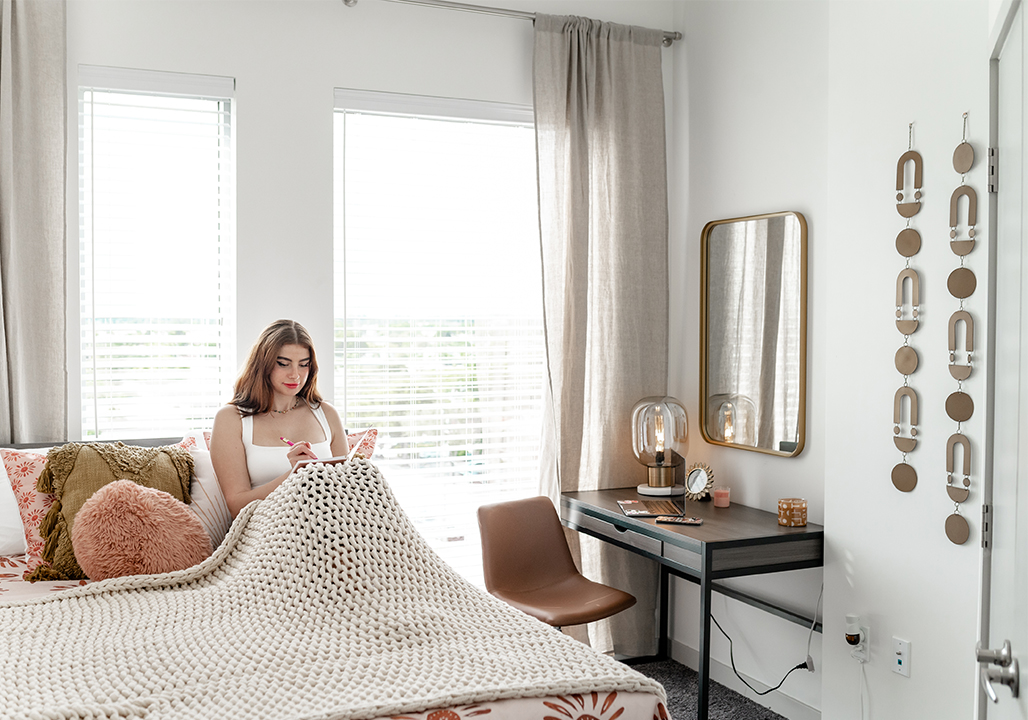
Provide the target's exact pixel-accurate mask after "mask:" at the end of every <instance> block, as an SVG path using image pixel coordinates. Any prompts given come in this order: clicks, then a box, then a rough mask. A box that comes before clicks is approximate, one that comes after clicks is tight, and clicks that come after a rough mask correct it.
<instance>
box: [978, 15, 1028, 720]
mask: <svg viewBox="0 0 1028 720" xmlns="http://www.w3.org/2000/svg"><path fill="white" fill-rule="evenodd" d="M1015 4H1016V5H1018V7H1017V8H1016V9H1015V10H1012V12H1013V13H1014V16H1013V21H1012V23H1011V25H1010V31H1009V34H1008V35H1007V37H1006V40H1005V41H1004V42H1003V45H1002V47H1001V50H1000V51H999V53H998V62H996V64H995V65H994V72H996V76H995V78H996V81H997V82H996V83H995V84H994V86H993V87H994V88H995V92H996V96H995V97H994V98H993V100H994V103H993V112H994V113H996V121H997V123H996V135H995V142H996V146H997V147H998V149H999V188H998V194H997V195H996V196H994V200H995V201H996V210H997V214H996V216H994V217H995V225H994V228H993V232H994V233H995V241H996V243H995V245H994V248H995V253H996V255H995V266H996V280H995V284H994V286H993V292H994V293H995V294H994V296H993V299H994V305H993V308H994V313H995V315H994V318H995V324H994V325H993V326H992V328H991V332H990V335H991V350H992V353H993V363H992V364H991V365H992V367H991V369H992V377H993V382H994V385H993V388H992V392H991V393H990V395H991V398H992V413H993V414H992V420H993V428H992V453H991V459H992V473H991V475H992V503H991V513H990V514H991V523H992V530H993V536H992V543H991V546H992V547H991V553H992V559H991V569H990V570H989V571H987V578H986V580H987V582H988V581H989V580H991V588H990V587H989V585H986V586H985V592H986V597H987V598H988V600H989V615H988V624H987V626H986V627H985V628H984V629H983V638H982V640H983V643H982V644H983V645H985V647H986V648H987V649H988V650H991V651H993V653H992V659H995V660H997V662H984V663H982V664H981V665H980V671H982V672H984V673H986V674H990V673H991V674H992V675H993V676H994V678H995V679H994V681H993V682H991V683H990V682H988V678H987V677H986V678H981V677H980V680H982V682H981V683H980V688H979V690H980V693H981V695H980V704H979V708H982V709H984V715H983V717H984V716H985V715H987V717H988V720H1014V719H1015V718H1016V719H1017V720H1028V682H1026V680H1025V678H1024V674H1025V672H1026V671H1028V282H1025V279H1026V276H1025V272H1026V270H1028V248H1026V247H1025V243H1024V238H1025V231H1026V230H1028V216H1026V211H1028V203H1026V202H1025V200H1024V191H1025V188H1026V186H1025V178H1024V170H1025V168H1026V167H1028V162H1026V157H1025V149H1026V148H1025V125H1024V121H1025V118H1026V117H1028V113H1026V107H1025V101H1026V93H1025V89H1024V81H1025V78H1026V77H1028V73H1026V72H1025V60H1026V54H1025V49H1024V40H1025V13H1024V10H1023V8H1021V7H1020V3H1015ZM976 150H977V148H976ZM988 575H991V578H989V577H988ZM1005 641H1009V647H1010V648H1011V653H1010V656H1009V657H1006V656H1004V657H999V656H1000V655H1001V653H1000V650H1001V648H1002V647H1003V646H1004V643H1005ZM1003 655H1005V654H1003ZM1003 678H1006V679H1007V680H1008V681H1012V680H1017V681H1018V682H1019V686H1020V688H1019V689H1020V692H1019V693H1018V697H1016V698H1015V697H1014V693H1013V690H1012V688H1011V687H1010V686H1006V685H1004V684H1003V682H1002V679H1003Z"/></svg>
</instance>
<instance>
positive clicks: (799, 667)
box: [710, 615, 807, 695]
mask: <svg viewBox="0 0 1028 720" xmlns="http://www.w3.org/2000/svg"><path fill="white" fill-rule="evenodd" d="M710 619H711V620H713V621H714V624H715V625H717V629H718V630H720V631H721V634H722V635H724V636H725V638H727V639H728V657H729V659H731V661H732V672H734V673H735V675H736V677H738V678H739V679H740V680H742V684H743V685H745V686H746V687H748V688H749V689H750V690H752V691H753V692H754V693H755V694H757V695H767V694H768V693H772V692H774V691H775V690H777V689H778V688H780V687H782V685H783V684H784V683H785V681H786V680H787V679H788V677H789V676H790V675H792V674H793V673H794V672H796V671H797V670H806V669H807V663H806V661H804V662H801V663H800V664H799V665H797V666H796V667H794V668H792V669H791V670H789V672H787V673H785V677H783V678H782V682H780V683H778V684H777V685H775V686H774V687H773V688H768V689H767V690H757V688H755V687H753V686H752V685H750V684H749V683H748V682H746V678H744V677H743V676H742V675H741V674H739V671H738V670H737V669H736V668H735V653H734V652H733V650H732V638H731V637H729V635H728V633H726V632H725V629H724V628H723V627H721V623H719V622H718V621H717V618H716V617H714V616H713V615H711V616H710Z"/></svg>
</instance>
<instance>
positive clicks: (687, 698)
mask: <svg viewBox="0 0 1028 720" xmlns="http://www.w3.org/2000/svg"><path fill="white" fill-rule="evenodd" d="M632 668H633V669H634V670H638V671H639V672H641V673H642V674H643V675H645V676H647V677H651V678H653V679H654V680H656V681H657V682H659V683H660V684H661V685H663V686H664V690H665V692H667V704H668V712H670V713H671V720H691V718H695V717H696V686H697V683H696V671H695V670H690V669H689V668H687V667H686V666H685V665H681V664H679V663H677V662H675V661H674V660H662V661H660V662H652V663H642V664H639V665H632ZM708 707H709V710H710V715H709V718H710V720H785V718H783V717H782V716H781V715H779V714H778V713H776V712H773V711H771V710H768V709H767V708H766V707H764V706H762V705H758V704H757V703H756V702H754V701H753V700H750V699H749V698H746V697H743V696H742V695H740V694H739V693H737V692H735V691H734V690H729V689H728V688H726V687H725V686H724V685H719V684H718V683H716V682H714V681H711V683H710V704H709V705H708Z"/></svg>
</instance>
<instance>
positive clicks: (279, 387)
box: [271, 345, 311, 395]
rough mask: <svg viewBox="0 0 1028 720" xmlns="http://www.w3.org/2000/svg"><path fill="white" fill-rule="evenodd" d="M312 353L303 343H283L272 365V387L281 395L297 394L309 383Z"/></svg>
mask: <svg viewBox="0 0 1028 720" xmlns="http://www.w3.org/2000/svg"><path fill="white" fill-rule="evenodd" d="M310 365H311V353H310V351H309V350H308V349H307V348H305V347H304V346H303V345H283V346H282V347H280V348H279V350H278V353H277V355H276V358H275V363H274V365H272V366H271V388H272V390H274V391H275V392H276V393H278V394H280V395H296V394H297V393H298V392H300V390H301V388H303V386H304V385H305V384H306V383H307V376H308V375H309V374H310Z"/></svg>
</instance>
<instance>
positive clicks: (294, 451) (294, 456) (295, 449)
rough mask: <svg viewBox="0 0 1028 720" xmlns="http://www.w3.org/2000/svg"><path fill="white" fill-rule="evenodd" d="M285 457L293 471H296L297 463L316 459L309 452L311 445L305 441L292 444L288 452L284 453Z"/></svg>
mask: <svg viewBox="0 0 1028 720" xmlns="http://www.w3.org/2000/svg"><path fill="white" fill-rule="evenodd" d="M286 457H287V458H288V459H289V466H290V467H291V468H292V469H293V470H295V469H296V466H297V464H298V463H301V462H310V461H312V460H317V459H318V456H317V455H315V454H314V453H313V452H312V451H311V444H310V443H309V442H307V441H303V442H298V443H293V446H292V447H291V448H289V452H287V453H286Z"/></svg>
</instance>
